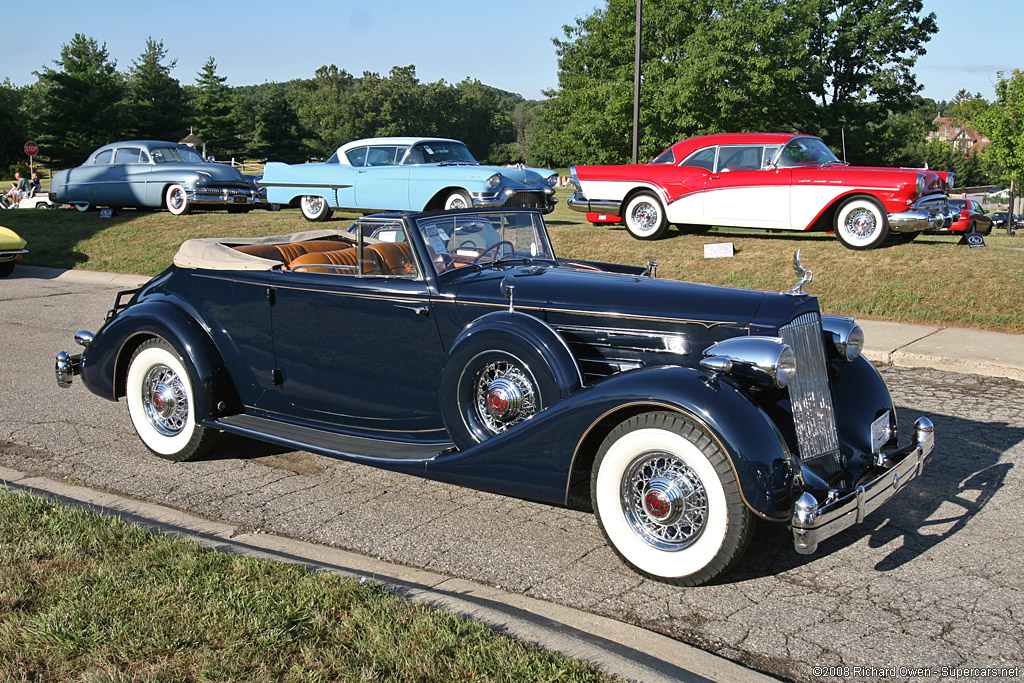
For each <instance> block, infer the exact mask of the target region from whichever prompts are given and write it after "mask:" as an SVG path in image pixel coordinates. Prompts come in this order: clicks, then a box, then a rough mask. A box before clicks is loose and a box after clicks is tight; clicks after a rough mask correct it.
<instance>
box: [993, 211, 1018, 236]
mask: <svg viewBox="0 0 1024 683" xmlns="http://www.w3.org/2000/svg"><path fill="white" fill-rule="evenodd" d="M1007 215H1009V213H1008V212H1007V211H995V212H993V213H992V229H993V230H1005V229H1006V217H1007ZM1019 227H1021V218H1020V216H1018V215H1017V214H1013V222H1012V223H1011V224H1010V233H1011V234H1012V233H1014V232H1016V231H1017V228H1019Z"/></svg>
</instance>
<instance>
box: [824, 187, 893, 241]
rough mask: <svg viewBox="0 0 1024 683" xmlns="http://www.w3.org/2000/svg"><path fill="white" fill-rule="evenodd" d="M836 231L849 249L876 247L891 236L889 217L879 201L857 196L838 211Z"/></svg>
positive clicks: (837, 236) (837, 235)
mask: <svg viewBox="0 0 1024 683" xmlns="http://www.w3.org/2000/svg"><path fill="white" fill-rule="evenodd" d="M835 233H836V238H837V239H838V240H839V241H840V242H842V243H843V246H844V247H846V248H847V249H858V250H859V249H874V248H876V247H880V246H882V244H883V243H884V242H885V240H886V238H887V237H888V236H889V219H888V218H887V217H886V215H885V210H884V209H883V208H882V207H881V205H879V204H878V202H876V201H875V200H873V199H868V198H865V197H857V198H854V199H850V200H848V201H846V202H845V203H844V204H843V205H842V206H840V207H839V210H838V211H836V221H835Z"/></svg>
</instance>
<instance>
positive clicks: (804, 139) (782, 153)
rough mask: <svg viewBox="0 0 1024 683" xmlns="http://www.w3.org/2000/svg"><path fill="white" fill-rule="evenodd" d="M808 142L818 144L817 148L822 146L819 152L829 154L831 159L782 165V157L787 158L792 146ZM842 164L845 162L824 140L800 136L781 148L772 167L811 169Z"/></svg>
mask: <svg viewBox="0 0 1024 683" xmlns="http://www.w3.org/2000/svg"><path fill="white" fill-rule="evenodd" d="M807 141H811V142H813V143H816V144H815V146H817V145H821V149H820V150H818V151H819V152H820V151H824V152H827V153H828V156H829V157H831V158H824V159H813V160H811V161H807V162H800V163H792V164H783V163H782V157H783V156H785V154H786V150H788V149H789V148H790V146H791V145H795V144H799V143H806V142H807ZM842 163H843V162H842V161H840V160H839V157H837V156H836V155H835V153H834V152H833V151H832V150H831V149H829V146H828V145H826V144H825V141H824V140H822V139H821V138H818V137H814V136H813V135H801V136H798V137H795V138H792V139H790V140H789V141H788V142H786V144H784V145H782V146H781V147H779V150H778V151H777V152H776V153H775V156H774V157H773V158H772V165H773V166H775V167H776V168H806V167H810V166H826V165H828V164H842Z"/></svg>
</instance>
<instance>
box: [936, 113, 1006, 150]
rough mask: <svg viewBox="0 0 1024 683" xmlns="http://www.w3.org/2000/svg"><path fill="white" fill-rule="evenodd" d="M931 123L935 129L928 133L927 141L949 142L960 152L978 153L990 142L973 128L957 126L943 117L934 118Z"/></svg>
mask: <svg viewBox="0 0 1024 683" xmlns="http://www.w3.org/2000/svg"><path fill="white" fill-rule="evenodd" d="M932 123H933V124H934V126H935V127H934V128H933V129H932V130H931V131H930V132H929V133H928V141H929V142H931V141H932V140H935V139H939V140H942V141H943V142H949V143H951V144H952V145H953V147H954V148H956V149H957V150H958V151H960V152H980V151H981V150H983V149H985V147H987V146H988V144H989V143H990V142H991V140H989V139H988V138H987V137H985V136H984V135H982V134H981V133H979V132H978V131H976V130H974V129H973V128H968V127H966V126H959V125H957V124H955V123H953V121H951V120H950V119H947V118H946V117H945V116H937V117H935V121H933V122H932Z"/></svg>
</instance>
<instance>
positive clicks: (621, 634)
mask: <svg viewBox="0 0 1024 683" xmlns="http://www.w3.org/2000/svg"><path fill="white" fill-rule="evenodd" d="M0 486H3V487H5V488H7V489H9V490H13V491H19V490H21V491H29V492H32V493H36V494H38V495H42V496H45V497H48V498H51V499H54V500H57V501H58V502H60V503H62V504H69V505H76V506H81V507H86V508H89V509H92V510H94V511H96V512H99V513H100V514H104V515H108V516H112V517H120V518H122V519H125V520H126V521H130V522H133V523H136V524H139V525H141V526H143V527H146V528H148V529H150V530H152V531H154V532H156V533H160V534H163V535H165V536H170V537H173V538H177V539H181V540H185V541H191V542H194V543H196V544H198V545H200V546H203V547H205V548H210V549H212V550H217V551H219V552H228V553H235V554H239V555H245V556H249V557H255V558H260V559H267V560H273V561H277V562H291V563H295V564H300V565H303V566H306V567H309V568H310V569H312V570H314V571H322V572H330V573H333V574H339V575H342V576H347V577H350V578H354V579H364V578H365V579H368V580H372V581H375V582H377V583H380V584H382V585H385V586H387V587H389V588H391V589H392V590H395V591H396V592H397V593H399V594H401V595H403V596H405V597H407V598H408V599H410V600H413V601H416V602H421V603H426V604H428V605H431V606H433V607H436V608H439V609H443V610H445V611H448V612H454V613H457V614H460V615H463V616H465V617H468V618H470V619H474V620H476V621H479V622H481V623H484V624H486V625H488V626H490V627H491V628H493V629H495V630H497V631H499V632H503V633H507V634H509V635H511V636H513V637H515V638H518V639H520V640H524V641H528V642H531V643H534V644H536V645H539V646H540V647H542V648H544V649H547V650H553V651H557V652H561V653H562V654H565V655H568V656H570V657H575V658H576V659H581V660H584V661H587V662H590V663H592V664H593V665H595V666H596V667H598V668H600V669H601V670H602V671H605V672H607V673H610V674H613V675H615V676H619V677H622V678H625V679H627V680H631V681H643V682H644V683H661V682H665V683H669V682H673V681H686V682H702V683H703V682H708V681H720V682H722V683H744V682H748V681H754V682H761V681H765V682H767V681H774V680H776V679H774V678H771V677H768V676H766V675H764V674H761V673H758V672H756V671H753V670H750V669H747V668H745V667H743V666H741V665H740V664H737V663H736V662H733V661H730V660H728V659H723V658H722V657H718V656H717V655H713V654H710V653H708V652H705V651H703V650H700V649H698V648H695V647H692V646H690V645H686V644H685V643H681V642H679V641H676V640H673V639H671V638H669V637H667V636H663V635H660V634H657V633H653V632H651V631H647V630H646V629H642V628H639V627H637V626H631V625H629V624H624V623H621V622H618V621H615V620H613V619H608V618H606V617H601V616H597V615H594V614H588V613H586V612H582V611H579V610H576V609H572V608H570V607H563V606H561V605H556V604H553V603H549V602H544V601H542V600H537V599H535V598H530V597H527V596H524V595H519V594H516V593H509V592H506V591H503V590H501V589H499V588H494V587H492V586H486V585H483V584H479V583H476V582H473V581H469V580H467V579H459V578H452V577H448V576H443V575H440V574H435V573H433V572H430V571H426V570H423V569H416V568H412V567H404V566H399V565H393V564H390V563H388V562H385V561H383V560H378V559H375V558H371V557H366V556H363V555H358V554H356V553H352V552H348V551H344V550H339V549H337V548H330V547H327V546H321V545H316V544H314V543H308V542H306V541H299V540H296V539H292V538H286V537H282V536H275V535H272V534H263V533H253V532H251V531H249V530H246V529H244V528H243V527H239V526H236V525H232V524H226V523H222V522H215V521H211V520H208V519H203V518H201V517H197V516H195V515H191V514H189V513H186V512H182V511H180V510H175V509H173V508H168V507H165V506H162V505H156V504H153V503H146V502H142V501H138V500H134V499H130V498H125V497H123V496H119V495H117V494H113V493H106V492H102V491H96V490H94V489H90V488H86V487H83V486H75V485H71V484H66V483H63V482H58V481H54V480H52V479H47V478H45V477H33V476H30V475H27V474H25V473H23V472H19V471H17V470H12V469H9V468H6V467H2V466H0Z"/></svg>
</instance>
